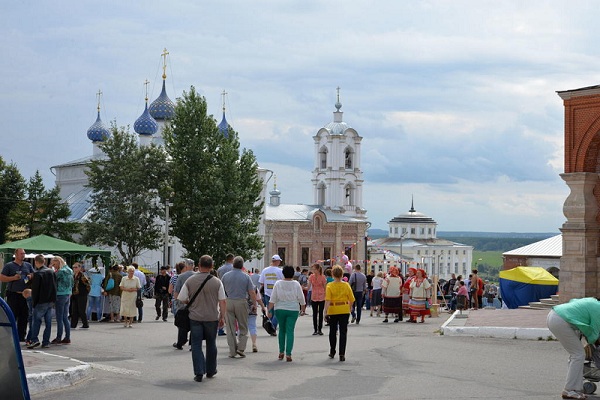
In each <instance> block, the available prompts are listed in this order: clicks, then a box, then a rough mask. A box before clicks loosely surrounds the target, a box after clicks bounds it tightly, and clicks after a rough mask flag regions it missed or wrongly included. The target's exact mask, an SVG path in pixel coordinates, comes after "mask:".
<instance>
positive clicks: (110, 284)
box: [104, 276, 115, 292]
mask: <svg viewBox="0 0 600 400" xmlns="http://www.w3.org/2000/svg"><path fill="white" fill-rule="evenodd" d="M114 288H115V280H114V279H113V277H112V276H111V277H110V278H108V280H107V281H106V287H105V288H104V290H106V291H107V292H108V291H109V290H113V289H114Z"/></svg>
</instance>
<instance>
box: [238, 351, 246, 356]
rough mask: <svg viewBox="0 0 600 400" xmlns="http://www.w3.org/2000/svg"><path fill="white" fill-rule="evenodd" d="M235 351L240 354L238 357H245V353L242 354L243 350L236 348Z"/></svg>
mask: <svg viewBox="0 0 600 400" xmlns="http://www.w3.org/2000/svg"><path fill="white" fill-rule="evenodd" d="M236 353H237V355H238V356H240V357H242V358H245V357H246V354H244V351H243V350H237V351H236Z"/></svg>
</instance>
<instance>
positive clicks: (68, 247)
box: [0, 235, 110, 257]
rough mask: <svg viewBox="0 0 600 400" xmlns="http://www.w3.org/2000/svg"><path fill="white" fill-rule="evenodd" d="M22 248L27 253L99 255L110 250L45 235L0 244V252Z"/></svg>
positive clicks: (12, 251) (108, 252)
mask: <svg viewBox="0 0 600 400" xmlns="http://www.w3.org/2000/svg"><path fill="white" fill-rule="evenodd" d="M20 248H23V249H25V251H27V252H29V253H38V252H39V253H54V254H79V255H100V256H103V257H110V250H101V249H96V248H93V247H87V246H83V245H81V244H77V243H73V242H69V241H66V240H61V239H56V238H53V237H51V236H47V235H39V236H34V237H32V238H27V239H23V240H17V241H16V242H10V243H4V244H2V245H0V253H11V254H12V253H14V251H15V250H16V249H20Z"/></svg>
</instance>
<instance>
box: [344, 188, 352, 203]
mask: <svg viewBox="0 0 600 400" xmlns="http://www.w3.org/2000/svg"><path fill="white" fill-rule="evenodd" d="M344 204H345V205H347V206H353V205H354V188H353V187H352V185H350V184H348V185H346V187H345V188H344Z"/></svg>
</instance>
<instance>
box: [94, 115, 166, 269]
mask: <svg viewBox="0 0 600 400" xmlns="http://www.w3.org/2000/svg"><path fill="white" fill-rule="evenodd" d="M111 131H112V137H111V138H110V139H108V140H107V141H105V142H104V143H102V144H101V145H100V148H101V149H102V150H103V152H104V153H105V155H106V157H103V158H95V159H94V160H92V162H91V163H90V165H89V169H88V171H86V173H87V175H88V177H89V184H88V186H89V187H91V188H92V189H93V194H92V208H91V213H90V216H89V222H88V223H87V224H86V226H85V231H84V235H83V241H84V243H86V244H88V245H104V246H110V247H112V246H116V248H117V250H118V251H119V253H120V254H121V256H122V257H123V261H124V262H125V263H131V262H132V260H133V259H134V258H135V257H136V256H138V255H139V254H140V253H141V252H142V251H143V250H146V249H148V250H154V249H157V248H159V247H160V245H161V244H162V227H161V225H160V220H161V218H164V203H163V202H162V201H161V199H160V194H161V193H162V192H163V191H164V189H165V187H166V182H167V177H168V166H167V162H166V155H165V153H164V151H163V150H162V149H161V148H159V147H157V146H156V145H154V144H152V145H150V146H138V144H137V141H136V138H135V136H134V135H132V134H130V133H129V132H128V129H126V128H124V127H121V128H117V127H116V126H115V125H114V124H113V126H112V127H111Z"/></svg>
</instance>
